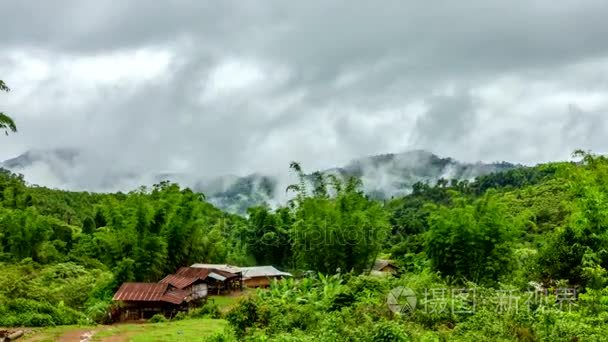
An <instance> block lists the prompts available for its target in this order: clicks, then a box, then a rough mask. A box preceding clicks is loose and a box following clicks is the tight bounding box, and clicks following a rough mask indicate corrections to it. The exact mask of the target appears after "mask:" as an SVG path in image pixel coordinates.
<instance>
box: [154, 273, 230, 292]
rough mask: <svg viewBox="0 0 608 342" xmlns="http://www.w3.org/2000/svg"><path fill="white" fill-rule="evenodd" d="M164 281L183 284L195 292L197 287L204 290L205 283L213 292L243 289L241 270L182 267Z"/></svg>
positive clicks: (208, 289) (185, 287)
mask: <svg viewBox="0 0 608 342" xmlns="http://www.w3.org/2000/svg"><path fill="white" fill-rule="evenodd" d="M162 281H165V282H169V283H171V282H173V283H176V284H178V285H174V286H183V287H182V288H184V289H189V291H190V292H193V291H194V292H195V291H196V289H199V290H200V291H202V290H203V287H204V285H203V284H205V285H206V289H207V291H208V292H209V293H211V294H225V293H229V292H231V291H235V290H241V289H242V277H241V273H240V272H237V273H232V272H228V271H224V270H221V269H215V268H198V267H181V268H180V269H179V270H177V272H176V273H175V274H174V275H169V276H167V277H165V279H163V280H161V282H162ZM186 284H187V285H186Z"/></svg>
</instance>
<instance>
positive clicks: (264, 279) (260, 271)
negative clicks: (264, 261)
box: [241, 266, 292, 287]
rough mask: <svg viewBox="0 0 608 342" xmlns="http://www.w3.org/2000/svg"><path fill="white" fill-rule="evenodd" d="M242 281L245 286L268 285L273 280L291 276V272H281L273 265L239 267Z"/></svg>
mask: <svg viewBox="0 0 608 342" xmlns="http://www.w3.org/2000/svg"><path fill="white" fill-rule="evenodd" d="M241 272H242V273H243V283H244V284H245V286H247V287H268V286H270V284H271V283H272V281H273V280H275V279H276V280H281V279H283V278H286V277H291V276H292V275H291V273H288V272H282V271H279V270H278V269H276V268H275V267H274V266H253V267H241Z"/></svg>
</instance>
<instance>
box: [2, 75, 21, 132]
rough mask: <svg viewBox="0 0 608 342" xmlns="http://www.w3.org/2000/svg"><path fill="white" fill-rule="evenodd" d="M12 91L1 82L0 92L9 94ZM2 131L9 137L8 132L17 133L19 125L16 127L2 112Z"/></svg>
mask: <svg viewBox="0 0 608 342" xmlns="http://www.w3.org/2000/svg"><path fill="white" fill-rule="evenodd" d="M10 90H11V89H10V88H9V87H7V86H6V84H5V83H4V81H2V80H0V91H5V92H7V93H8V92H9V91H10ZM0 130H4V134H6V135H8V132H9V131H11V132H13V133H14V132H17V125H15V121H13V119H11V118H10V117H9V116H8V115H6V114H4V113H3V112H0Z"/></svg>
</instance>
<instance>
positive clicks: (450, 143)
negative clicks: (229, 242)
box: [0, 0, 608, 181]
mask: <svg viewBox="0 0 608 342" xmlns="http://www.w3.org/2000/svg"><path fill="white" fill-rule="evenodd" d="M606 15H608V3H606V2H605V1H600V0H592V1H587V2H585V3H581V2H578V1H570V0H567V1H562V2H559V3H555V2H553V1H545V0H534V1H523V0H522V1H515V2H508V3H502V2H497V1H482V0H472V1H467V2H459V3H453V4H451V3H449V4H436V5H435V4H426V3H425V4H423V3H417V2H413V1H385V2H382V4H377V3H367V4H366V3H358V4H357V5H354V4H353V3H352V2H348V1H337V0H336V1H324V2H314V1H313V2H297V3H296V2H283V1H271V2H267V3H264V4H259V3H256V4H247V3H243V2H240V1H239V2H237V1H222V2H220V3H208V2H201V1H188V0H174V1H170V0H167V1H161V2H154V3H150V2H149V1H143V0H141V1H129V2H123V3H104V2H99V1H92V0H91V1H89V0H84V1H80V0H78V1H76V0H60V1H54V2H52V3H46V2H44V3H40V2H33V1H12V2H2V3H0V19H1V20H2V23H3V34H2V35H1V36H0V78H2V79H3V80H5V81H6V82H7V83H8V84H9V85H10V86H11V87H12V88H13V92H11V93H9V94H0V106H1V107H2V110H3V111H6V112H7V113H10V114H11V115H13V116H14V118H15V119H16V120H17V123H18V125H19V128H20V132H19V134H16V135H12V136H9V137H5V138H3V141H2V144H3V145H2V146H3V148H2V149H1V150H0V159H4V158H9V157H12V156H15V155H17V154H19V153H22V152H24V151H26V150H28V149H42V148H49V147H51V148H52V147H74V148H79V149H83V150H85V151H89V152H90V154H91V155H94V156H95V157H94V158H93V157H92V158H88V159H87V161H86V165H84V166H82V168H83V171H82V174H88V173H90V174H99V175H100V177H101V176H102V175H103V174H104V173H105V172H106V171H107V170H108V169H109V168H112V169H117V170H126V171H129V172H134V173H136V174H142V175H143V174H145V173H149V172H151V171H158V172H188V173H193V174H200V175H201V176H213V175H221V174H247V173H251V172H254V171H259V172H263V173H271V174H278V173H281V174H282V173H284V172H286V171H287V166H288V163H289V161H291V160H298V161H301V162H302V163H303V164H304V165H305V167H306V169H309V170H314V169H323V168H328V167H332V166H335V165H342V164H345V163H346V162H348V161H349V160H351V159H353V158H355V157H358V156H362V155H369V154H379V153H388V152H399V151H405V150H410V149H415V148H422V149H429V150H431V151H433V152H435V153H438V154H440V155H443V156H452V157H455V158H457V159H461V160H465V161H477V160H485V161H497V160H509V161H513V162H524V163H535V162H539V161H547V160H553V159H564V158H568V156H569V155H570V153H571V152H572V150H574V149H576V148H585V149H594V150H597V151H604V150H605V149H606V146H605V143H604V142H603V141H602V138H601V137H602V136H605V133H606V127H605V125H603V124H602V120H601V118H602V117H603V116H605V114H606V109H608V95H606V94H608V44H606V43H605V42H604V41H605V37H606V36H608V24H607V23H606V21H605V18H606ZM25 23H27V25H25ZM581 23H585V24H584V25H581ZM40 173H41V174H43V172H42V171H40ZM53 181H54V180H53Z"/></svg>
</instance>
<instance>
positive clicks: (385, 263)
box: [372, 259, 399, 275]
mask: <svg viewBox="0 0 608 342" xmlns="http://www.w3.org/2000/svg"><path fill="white" fill-rule="evenodd" d="M398 271H399V267H397V265H396V264H395V263H394V262H393V261H391V260H382V259H378V260H376V262H374V266H373V267H372V274H376V275H390V274H393V275H394V274H396V273H397V272H398Z"/></svg>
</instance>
